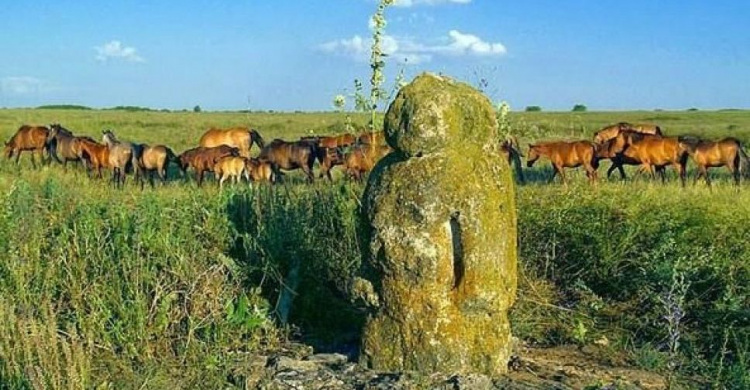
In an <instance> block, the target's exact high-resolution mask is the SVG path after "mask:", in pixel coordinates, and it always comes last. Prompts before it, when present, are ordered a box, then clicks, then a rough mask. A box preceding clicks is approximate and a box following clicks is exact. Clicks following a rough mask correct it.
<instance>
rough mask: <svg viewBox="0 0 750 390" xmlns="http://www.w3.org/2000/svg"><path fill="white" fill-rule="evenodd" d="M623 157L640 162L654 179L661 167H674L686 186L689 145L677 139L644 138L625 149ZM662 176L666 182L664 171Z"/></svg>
mask: <svg viewBox="0 0 750 390" xmlns="http://www.w3.org/2000/svg"><path fill="white" fill-rule="evenodd" d="M622 156H624V158H626V159H628V160H634V161H640V163H641V165H642V166H643V169H644V170H645V171H648V172H650V173H651V177H654V178H655V177H656V172H655V171H656V170H657V169H658V168H659V167H666V166H667V165H672V166H673V167H674V169H675V170H676V171H677V174H678V175H679V176H680V182H681V183H682V185H683V186H685V166H686V165H687V159H688V150H687V145H685V144H684V143H681V142H680V140H679V139H678V138H677V137H643V138H642V139H640V140H637V141H634V142H632V143H631V144H630V145H629V146H628V147H627V148H625V150H624V151H623V152H622ZM660 174H661V180H662V182H664V181H665V180H666V179H665V177H664V173H663V171H661V172H660Z"/></svg>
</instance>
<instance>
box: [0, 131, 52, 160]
mask: <svg viewBox="0 0 750 390" xmlns="http://www.w3.org/2000/svg"><path fill="white" fill-rule="evenodd" d="M48 135H49V128H47V127H45V126H31V125H22V126H21V127H19V128H18V131H16V134H14V135H13V136H12V137H11V138H10V140H8V142H6V143H5V150H4V154H5V158H7V159H10V158H11V157H13V155H14V154H15V155H16V164H18V160H19V159H20V158H21V152H26V151H30V152H31V164H32V165H33V166H34V168H36V160H35V159H34V152H37V153H39V159H40V160H42V164H44V151H45V150H46V149H47V136H48Z"/></svg>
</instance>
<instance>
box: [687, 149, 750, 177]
mask: <svg viewBox="0 0 750 390" xmlns="http://www.w3.org/2000/svg"><path fill="white" fill-rule="evenodd" d="M680 144H681V145H682V146H683V147H685V148H686V149H687V151H688V154H689V155H690V157H692V159H693V161H694V162H695V164H696V165H697V166H698V174H697V175H696V176H695V181H698V179H699V178H700V177H701V176H703V178H704V179H705V180H706V184H707V185H709V186H710V185H711V180H710V179H709V177H708V168H716V167H722V166H725V167H727V169H728V170H729V173H731V174H732V176H733V177H734V183H735V184H736V185H740V176H741V175H742V173H743V172H742V170H743V166H745V165H747V163H748V158H747V153H745V150H744V149H743V148H742V143H741V142H740V140H738V139H736V138H731V137H730V138H724V139H722V140H720V141H716V142H714V141H698V142H686V141H684V140H683V141H681V142H680Z"/></svg>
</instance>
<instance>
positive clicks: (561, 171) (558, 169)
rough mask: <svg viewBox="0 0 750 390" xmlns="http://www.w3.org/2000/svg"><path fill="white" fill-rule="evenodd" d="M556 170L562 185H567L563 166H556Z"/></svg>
mask: <svg viewBox="0 0 750 390" xmlns="http://www.w3.org/2000/svg"><path fill="white" fill-rule="evenodd" d="M557 171H558V172H560V179H561V180H562V183H563V185H566V186H567V185H568V180H567V179H566V178H565V168H564V167H562V166H560V167H557Z"/></svg>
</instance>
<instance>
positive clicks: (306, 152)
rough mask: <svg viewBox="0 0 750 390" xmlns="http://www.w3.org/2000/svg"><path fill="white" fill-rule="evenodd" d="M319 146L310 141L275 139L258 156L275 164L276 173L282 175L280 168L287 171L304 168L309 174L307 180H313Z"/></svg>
mask: <svg viewBox="0 0 750 390" xmlns="http://www.w3.org/2000/svg"><path fill="white" fill-rule="evenodd" d="M317 149H318V146H317V145H315V143H314V142H310V141H304V140H303V141H296V142H287V141H284V140H280V139H275V140H273V141H271V143H269V144H268V145H266V146H265V147H264V148H263V149H262V150H261V151H260V155H259V156H258V158H261V159H265V160H268V161H269V162H271V163H272V164H273V166H274V173H275V174H276V176H277V177H281V175H282V174H281V172H280V171H279V169H283V170H286V171H290V170H294V169H302V171H303V172H305V175H307V180H308V181H309V182H311V183H312V182H313V181H314V180H315V176H314V175H313V165H314V164H315V159H316V158H317Z"/></svg>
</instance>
